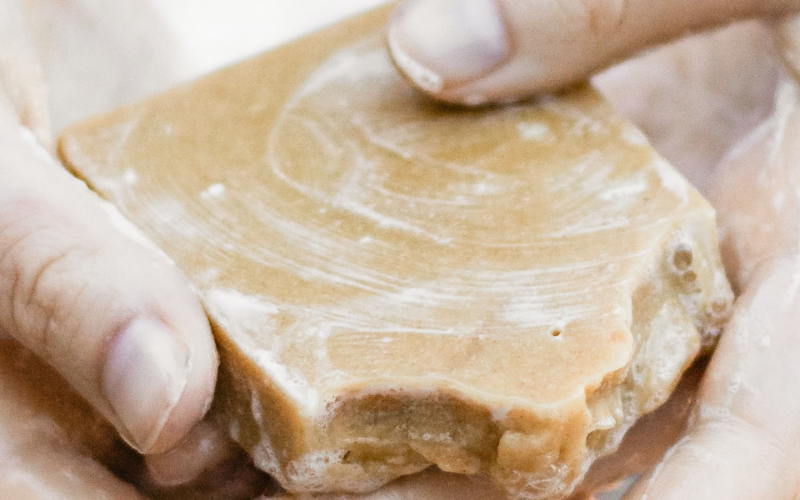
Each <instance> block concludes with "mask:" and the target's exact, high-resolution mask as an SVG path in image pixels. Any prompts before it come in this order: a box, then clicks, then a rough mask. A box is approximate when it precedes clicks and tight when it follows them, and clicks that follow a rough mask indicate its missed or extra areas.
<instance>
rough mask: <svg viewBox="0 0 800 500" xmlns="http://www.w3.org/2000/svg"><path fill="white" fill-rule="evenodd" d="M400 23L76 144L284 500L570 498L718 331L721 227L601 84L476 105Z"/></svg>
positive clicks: (72, 136)
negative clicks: (214, 348) (399, 491)
mask: <svg viewBox="0 0 800 500" xmlns="http://www.w3.org/2000/svg"><path fill="white" fill-rule="evenodd" d="M386 14H387V11H386V9H382V10H378V11H375V12H373V13H370V14H367V15H364V16H362V17H359V18H356V19H354V20H350V21H347V22H344V23H341V24H339V25H337V26H334V27H332V28H328V29H326V30H324V31H321V32H319V33H316V34H314V35H311V36H309V37H307V38H305V39H302V40H299V41H297V42H294V43H291V44H289V45H286V46H284V47H282V48H279V49H277V50H275V51H272V52H270V53H267V54H264V55H262V56H259V57H256V58H254V59H251V60H248V61H245V62H242V63H240V64H238V65H235V66H233V67H230V68H228V69H225V70H222V71H219V72H217V73H215V74H212V75H210V76H208V77H206V78H203V79H201V80H199V81H197V82H195V83H192V84H189V85H186V86H183V87H179V88H176V89H174V90H172V91H170V92H167V93H165V94H163V95H160V96H157V97H154V98H152V99H150V100H147V101H145V102H142V103H139V104H137V105H134V106H130V107H126V108H122V109H119V110H117V111H114V112H112V113H110V114H108V115H105V116H101V117H98V118H95V119H92V120H89V121H87V122H85V123H82V124H79V125H77V126H74V127H72V128H70V129H68V130H67V131H66V132H65V134H64V135H63V137H62V139H61V144H60V148H61V154H62V157H63V159H64V160H65V162H66V163H67V164H68V165H69V167H70V168H71V169H73V170H74V172H75V173H77V174H78V175H79V176H81V177H83V178H84V179H86V180H87V182H88V183H89V184H90V185H91V187H92V188H94V189H95V190H97V191H98V192H99V193H100V194H101V195H102V196H104V197H106V198H107V199H109V200H111V201H112V202H113V203H114V204H116V205H117V206H118V207H119V208H120V210H121V211H122V212H123V213H124V214H125V215H126V216H127V217H128V218H130V219H131V220H132V221H134V222H135V224H136V225H137V226H138V227H139V228H141V230H142V231H143V232H144V233H145V234H146V235H147V236H148V237H149V238H150V239H152V241H153V242H155V243H156V244H157V245H158V246H159V247H161V248H162V249H163V250H164V251H165V252H166V253H167V254H168V255H169V256H171V257H172V258H173V259H174V261H175V262H176V264H177V265H178V266H179V267H180V268H181V269H182V270H183V271H184V272H185V273H186V275H187V276H188V278H189V280H190V281H191V283H192V284H193V285H194V287H196V289H197V291H198V293H199V294H200V295H201V297H202V300H203V301H204V303H205V306H206V308H207V310H208V313H209V316H210V318H211V320H212V322H213V324H214V327H215V333H216V336H217V342H218V345H219V349H220V352H221V356H222V366H221V372H220V384H219V390H218V395H217V399H216V402H215V408H214V411H215V412H216V413H217V416H218V417H219V418H221V419H222V420H223V421H224V422H225V423H226V425H228V427H229V429H230V432H231V435H232V436H233V437H234V438H235V439H236V440H237V441H239V442H240V443H241V444H242V445H243V446H244V448H245V449H247V450H248V451H249V452H250V453H251V454H252V455H253V457H254V458H255V461H256V464H257V465H258V466H259V467H261V468H263V469H264V470H266V471H268V472H269V473H271V474H273V475H274V476H275V477H276V478H277V479H278V480H279V481H280V482H281V484H282V485H283V486H284V487H286V488H287V489H288V490H290V491H293V492H325V491H368V490H371V489H374V488H377V487H378V486H380V485H381V484H383V483H385V482H387V481H389V480H391V479H393V478H395V477H398V476H401V475H405V474H410V473H413V472H416V471H419V470H422V469H424V468H426V467H428V466H430V465H431V464H435V465H437V466H439V467H440V468H441V469H443V470H445V471H449V472H458V473H463V474H478V473H486V474H488V475H490V476H491V478H492V479H493V481H494V482H495V483H496V484H497V485H498V486H499V487H500V488H502V489H504V490H505V491H507V492H509V493H510V494H511V495H512V496H513V497H516V498H526V499H535V498H560V497H563V496H565V495H566V494H567V493H568V492H569V491H570V490H571V489H572V488H573V487H574V485H575V484H576V482H577V481H578V480H579V479H580V477H581V476H582V474H583V473H584V472H585V470H586V469H587V467H588V465H589V464H590V463H591V462H592V460H593V459H594V458H595V457H597V456H600V455H603V454H606V453H608V452H609V451H611V450H613V449H614V448H615V447H616V446H617V444H618V442H619V441H620V439H621V437H622V435H623V433H624V431H625V430H626V429H627V428H628V427H629V426H630V425H631V424H632V423H633V421H635V420H636V419H637V418H638V417H639V416H640V415H642V414H643V413H645V412H648V411H651V410H653V409H655V408H656V407H658V406H659V405H660V404H661V403H662V402H663V401H664V400H665V399H666V398H667V397H668V395H669V393H670V392H671V390H672V389H673V388H674V386H675V384H676V383H677V381H678V378H679V377H680V375H681V373H682V372H683V371H684V369H685V368H687V366H688V365H689V364H690V363H691V362H692V360H694V359H695V357H696V356H697V354H698V353H699V352H700V351H701V349H702V348H703V346H704V345H708V344H710V343H711V342H712V341H713V337H714V336H715V335H716V334H717V333H718V332H719V328H720V327H721V325H722V323H723V322H724V320H725V318H726V317H727V315H728V312H729V307H730V302H731V300H732V295H731V292H730V289H729V287H728V284H727V282H726V280H725V276H724V273H723V270H722V268H721V266H720V263H719V257H718V252H717V240H716V236H715V227H714V212H713V210H712V209H711V207H710V206H709V205H708V204H707V203H706V202H705V201H704V200H703V199H702V197H701V196H700V195H699V194H698V193H697V192H696V191H695V190H694V189H692V188H691V187H690V186H689V185H688V184H687V182H686V181H685V180H684V179H683V178H682V177H681V176H680V175H679V174H678V173H676V172H675V170H673V168H672V167H671V166H670V165H668V164H667V163H666V162H665V161H664V160H663V159H661V158H660V157H659V156H658V155H657V154H656V153H655V152H654V151H653V150H652V148H651V147H650V146H649V145H648V144H647V141H646V140H645V139H644V137H643V136H642V134H641V133H640V132H639V131H638V130H637V129H635V128H634V127H633V126H632V125H630V124H629V123H627V122H626V121H625V120H623V119H622V118H620V117H619V116H618V115H617V114H616V113H615V112H614V110H613V109H612V108H611V107H610V106H609V105H608V104H606V103H605V102H604V101H603V99H602V98H600V97H599V96H598V94H596V93H595V92H594V91H593V90H591V89H589V88H582V89H577V90H574V91H572V92H571V93H568V94H564V95H558V96H549V97H543V98H540V99H538V100H536V101H532V102H529V103H525V104H520V105H514V106H504V107H498V108H487V109H481V110H463V109H455V108H449V107H444V106H441V105H437V104H435V103H432V102H431V101H429V100H428V99H426V98H425V97H424V96H422V95H421V94H419V93H418V92H416V91H415V90H413V89H412V88H411V87H410V86H409V85H408V84H407V83H406V82H405V81H404V80H403V79H402V78H401V77H400V76H398V74H397V73H396V72H395V70H394V68H393V66H392V64H391V62H390V60H389V58H388V57H387V55H386V52H385V50H384V48H383V43H382V35H381V31H382V26H383V24H384V22H385V18H386Z"/></svg>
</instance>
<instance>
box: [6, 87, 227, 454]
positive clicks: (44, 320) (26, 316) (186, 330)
mask: <svg viewBox="0 0 800 500" xmlns="http://www.w3.org/2000/svg"><path fill="white" fill-rule="evenodd" d="M37 147H38V146H37V145H36V143H35V141H34V140H33V139H32V138H31V136H30V134H27V135H26V131H25V129H22V128H21V127H19V125H18V124H17V123H16V122H15V121H14V120H13V119H12V118H11V112H10V110H9V108H8V106H6V107H5V108H4V107H3V105H2V102H0V329H3V330H6V331H7V332H8V333H10V334H11V335H12V336H14V337H16V338H17V339H18V340H19V341H20V342H21V343H23V344H24V345H25V346H27V347H28V348H29V349H31V350H32V351H34V352H35V353H36V354H37V355H38V356H40V357H41V358H42V359H44V360H46V361H47V362H49V363H50V364H51V365H52V366H54V367H55V368H56V369H57V370H58V371H59V372H60V373H61V374H62V375H63V376H64V377H65V378H66V379H67V381H68V382H70V384H71V385H72V386H73V387H74V388H75V389H77V390H78V392H80V394H81V395H82V396H84V397H85V398H86V399H87V400H88V401H89V402H90V403H91V404H92V405H94V406H95V407H96V408H97V409H98V410H99V411H100V412H101V413H102V414H103V415H104V416H105V417H106V418H108V419H109V420H110V421H111V422H112V423H113V424H114V425H115V426H116V427H117V429H118V430H119V431H120V433H121V435H122V436H123V437H124V438H125V439H126V440H127V441H128V442H129V443H130V444H131V445H133V446H134V447H136V448H137V449H138V450H140V451H141V452H157V451H164V450H166V449H167V448H169V447H171V446H172V445H174V444H175V443H176V442H177V441H178V440H179V439H181V438H182V437H183V436H184V435H185V434H186V433H187V432H188V430H189V429H190V428H191V427H192V426H193V425H194V424H195V423H196V422H198V421H199V420H200V418H201V417H202V415H203V414H204V413H205V411H206V409H207V408H208V405H209V402H210V400H211V396H212V394H213V388H214V382H215V376H216V365H217V357H216V351H215V348H214V344H213V340H212V338H211V333H210V329H209V326H208V323H207V321H206V318H205V315H204V314H203V310H202V308H201V307H200V305H199V303H198V301H197V300H196V298H195V297H194V296H193V295H192V293H191V292H190V290H189V289H188V287H187V286H186V285H185V284H184V283H183V281H182V280H181V277H180V276H179V274H178V272H177V271H176V270H175V269H174V267H173V266H172V265H171V263H170V262H169V261H168V259H167V258H166V257H165V256H163V255H161V254H159V253H158V252H156V251H154V250H153V249H151V248H147V247H145V246H144V245H143V244H140V243H137V242H136V241H134V239H132V238H131V237H129V236H126V235H125V234H124V233H123V231H120V227H122V228H123V229H124V230H127V231H128V234H134V235H135V234H136V233H135V230H130V229H126V228H128V227H132V226H126V225H125V222H124V219H123V218H122V217H121V216H119V215H118V214H116V215H115V214H114V212H111V211H109V210H104V206H103V205H102V204H101V203H100V202H99V200H98V199H97V198H96V197H95V196H94V195H93V194H92V193H90V192H89V191H88V189H86V187H85V186H84V185H83V184H82V183H80V182H78V181H77V180H75V179H74V178H72V177H70V176H69V175H68V174H67V173H66V172H65V171H64V170H63V169H62V168H61V167H60V166H59V165H57V164H56V163H55V162H54V161H53V160H51V159H50V158H49V157H48V156H47V154H46V153H44V151H43V150H41V149H37Z"/></svg>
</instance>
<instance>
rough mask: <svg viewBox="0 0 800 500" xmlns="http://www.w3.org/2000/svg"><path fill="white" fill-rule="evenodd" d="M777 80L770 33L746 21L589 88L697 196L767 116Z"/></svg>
mask: <svg viewBox="0 0 800 500" xmlns="http://www.w3.org/2000/svg"><path fill="white" fill-rule="evenodd" d="M742 75H747V76H746V77H743V76H742ZM783 75H784V73H783V69H782V64H781V60H780V56H779V54H778V51H776V50H775V44H774V40H773V33H772V30H771V29H769V27H768V26H767V23H764V22H761V21H749V22H741V23H736V24H734V25H731V26H729V27H727V28H724V29H720V30H715V31H713V32H710V33H702V34H697V35H693V36H689V37H686V38H683V39H681V40H676V41H675V42H673V43H670V44H668V45H665V46H663V47H659V48H657V49H654V50H651V51H648V52H646V53H645V54H642V55H640V56H638V57H635V58H633V59H631V60H628V61H625V62H624V63H622V64H619V65H616V66H614V67H613V68H611V69H609V70H607V71H604V72H602V73H600V74H598V75H597V76H596V77H594V78H593V79H592V83H593V84H594V85H595V86H596V87H597V88H598V89H599V90H600V92H601V93H602V94H603V95H604V96H605V97H606V99H608V100H609V101H610V102H611V104H613V105H614V107H615V108H616V109H617V110H618V111H620V112H621V113H622V114H624V115H625V116H626V117H627V118H628V119H630V120H631V121H633V122H634V123H635V124H636V125H637V126H638V127H639V128H640V129H641V130H642V132H644V133H645V135H646V136H647V138H648V139H649V140H650V143H651V144H652V145H653V147H655V149H656V150H658V152H659V153H661V154H662V155H664V156H665V157H666V158H667V160H669V161H670V163H672V164H673V165H674V166H675V167H677V168H678V169H679V170H680V171H681V172H682V173H683V175H685V176H686V177H687V178H688V179H689V180H690V181H691V183H692V185H694V186H695V187H696V188H698V190H700V192H701V193H704V194H705V193H706V191H707V188H708V187H709V180H710V177H711V174H712V172H713V171H714V168H715V167H716V166H717V165H719V162H720V161H721V160H722V159H723V157H724V156H725V154H726V153H727V152H728V150H730V148H731V147H732V146H733V145H734V144H735V143H736V142H738V141H739V140H741V138H742V137H744V136H745V135H747V134H748V133H749V132H750V131H752V130H753V129H754V128H755V127H756V126H758V125H760V124H761V123H763V122H764V121H765V120H766V119H767V118H769V116H770V115H771V113H772V105H773V101H774V98H775V90H776V87H777V84H778V82H779V80H780V78H781V77H782V76H783ZM710 123H713V124H714V125H713V126H709V124H710Z"/></svg>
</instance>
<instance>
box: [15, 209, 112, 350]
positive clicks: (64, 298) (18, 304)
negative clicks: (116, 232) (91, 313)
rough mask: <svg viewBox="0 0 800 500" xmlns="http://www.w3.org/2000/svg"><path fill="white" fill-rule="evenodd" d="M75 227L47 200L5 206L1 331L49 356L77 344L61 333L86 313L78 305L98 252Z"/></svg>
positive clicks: (72, 327)
mask: <svg viewBox="0 0 800 500" xmlns="http://www.w3.org/2000/svg"><path fill="white" fill-rule="evenodd" d="M72 226H73V224H72V223H71V221H70V220H69V219H68V218H67V217H65V216H63V215H61V214H60V213H59V211H58V209H57V207H53V206H49V204H48V203H47V202H44V201H41V200H37V199H35V198H31V197H24V196H22V197H18V198H16V199H11V200H8V199H7V200H4V201H3V202H0V328H2V329H4V330H6V331H8V332H10V333H11V334H12V335H14V336H15V337H17V338H18V339H20V340H22V341H23V343H25V344H27V345H28V346H29V347H31V348H33V349H34V350H36V351H38V352H39V354H40V355H43V356H45V357H47V358H51V356H53V355H54V353H55V351H59V350H63V349H64V348H66V347H70V346H69V345H65V343H66V344H69V343H71V342H74V341H76V339H73V338H70V337H69V336H62V335H59V332H60V331H62V330H66V331H75V330H76V328H75V327H76V323H80V322H82V321H83V319H82V318H81V316H82V314H83V313H85V312H86V311H85V309H84V308H83V307H76V306H77V305H78V304H82V303H84V302H86V301H87V298H86V294H87V288H86V287H87V286H88V283H89V282H90V281H91V280H92V276H93V274H94V271H93V270H92V267H91V263H92V262H94V261H95V260H96V257H97V255H98V253H99V250H98V249H95V248H93V247H92V246H91V245H90V244H89V243H88V242H86V241H80V240H79V239H76V238H75V237H74V236H73V234H72V232H71V231H70V228H71V227H72ZM78 234H80V233H78ZM89 300H90V299H89ZM82 305H83V304H82Z"/></svg>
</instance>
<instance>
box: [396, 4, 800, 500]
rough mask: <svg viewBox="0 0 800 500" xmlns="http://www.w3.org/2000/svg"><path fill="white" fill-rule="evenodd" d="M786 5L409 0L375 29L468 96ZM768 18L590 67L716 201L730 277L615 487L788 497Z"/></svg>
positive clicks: (797, 395)
mask: <svg viewBox="0 0 800 500" xmlns="http://www.w3.org/2000/svg"><path fill="white" fill-rule="evenodd" d="M798 8H800V2H796V1H782V0H779V1H774V0H773V1H761V2H753V1H739V2H735V1H728V2H720V1H716V0H698V1H695V2H684V1H676V0H672V1H645V0H630V1H619V2H617V1H607V2H600V1H585V0H581V1H578V0H576V1H567V0H560V1H556V0H553V1H548V0H537V1H514V0H497V1H491V0H469V1H465V0H461V1H459V0H412V1H409V2H407V3H406V4H403V6H401V8H400V10H399V11H398V13H397V14H396V15H395V18H394V19H393V20H392V23H391V25H390V27H389V33H390V34H389V39H390V46H391V49H392V52H393V56H394V58H395V60H396V62H397V63H398V65H399V66H400V67H401V68H402V69H404V70H405V71H406V73H407V76H409V78H410V79H411V80H412V81H415V82H416V83H418V84H419V85H420V87H421V88H422V89H423V90H425V91H427V92H428V93H430V94H431V95H433V96H434V97H437V98H439V99H443V100H447V101H453V102H461V103H466V104H475V103H482V102H490V101H505V100H513V99H519V98H523V97H526V96H529V95H532V94H534V93H536V92H541V91H551V90H554V89H558V88H560V87H563V86H564V85H567V84H570V83H572V82H573V81H576V80H579V79H581V78H585V77H586V76H587V75H589V74H590V73H591V72H593V71H595V70H597V69H599V68H602V67H605V66H607V65H608V64H610V63H612V62H614V61H616V60H618V59H620V58H622V57H625V56H629V55H630V54H632V53H634V52H635V51H638V50H640V49H642V48H643V47H645V46H647V45H649V44H653V43H656V42H661V41H664V40H666V39H668V38H671V37H675V36H676V35H680V34H682V33H684V32H686V31H687V30H693V29H699V28H704V27H711V26H713V25H718V24H720V23H724V22H727V21H730V20H734V19H737V18H742V17H747V16H767V15H776V14H781V13H785V12H788V11H791V10H793V9H798ZM769 31H770V30H769V29H768V28H765V27H763V26H761V25H758V24H755V23H751V24H749V25H742V26H737V27H734V28H731V29H728V30H727V31H725V32H723V33H719V34H715V35H711V36H703V37H695V38H693V39H690V40H685V41H682V42H680V43H678V44H676V45H674V46H672V47H669V48H666V49H662V50H660V51H658V52H656V53H652V54H649V55H646V56H644V57H642V58H640V59H637V60H634V61H631V62H629V63H626V64H624V65H622V66H621V67H618V68H615V69H613V70H611V72H609V73H607V74H604V75H601V76H600V77H599V78H598V79H597V80H596V83H597V84H598V85H599V86H600V89H601V91H603V92H605V93H606V95H607V96H608V97H609V98H610V99H611V100H612V102H614V103H615V104H617V105H618V106H619V107H620V109H622V110H623V111H624V112H627V113H628V115H629V116H630V117H631V118H632V119H633V120H634V121H636V122H637V123H639V124H640V126H642V127H643V129H644V130H645V131H646V132H647V133H648V134H649V135H650V137H651V140H652V141H653V143H654V145H655V146H656V147H657V149H660V150H661V151H662V152H663V153H664V154H666V155H667V156H668V158H669V159H670V160H672V161H673V163H675V164H677V165H678V166H679V167H682V168H683V169H684V171H685V172H686V173H687V175H688V176H689V177H690V178H691V179H692V180H693V181H695V183H696V184H697V185H698V187H699V188H700V189H701V190H702V191H703V192H704V193H705V194H707V195H708V196H709V198H710V199H711V201H712V203H713V204H714V205H715V207H716V208H717V209H718V214H719V223H720V229H721V234H722V243H723V254H724V259H725V262H726V266H727V269H728V272H729V275H730V276H731V278H732V281H733V282H734V284H735V286H736V287H737V289H738V291H739V292H740V293H741V296H740V297H739V299H738V301H737V304H736V307H735V314H734V317H733V320H732V321H731V323H730V325H729V326H728V328H727V329H726V332H725V333H724V335H723V336H722V339H721V341H720V345H719V347H718V349H717V351H716V353H715V354H714V356H713V358H712V361H711V364H710V366H709V369H708V372H707V374H706V376H705V377H704V379H703V380H702V382H701V384H700V389H699V393H698V395H697V400H696V401H695V403H694V406H693V410H692V414H691V416H690V418H689V421H688V427H687V430H686V433H685V435H684V437H683V438H682V439H680V441H679V442H678V443H677V444H676V445H675V446H673V447H672V448H671V449H670V450H669V452H668V453H667V454H666V455H665V457H664V458H663V460H662V462H661V463H660V464H659V465H658V466H656V467H654V468H652V469H651V470H650V472H649V473H648V474H646V475H645V477H644V478H642V479H641V480H640V481H639V483H638V484H637V485H636V486H634V488H633V489H632V490H631V491H630V492H629V494H628V496H627V497H626V498H627V499H639V498H642V499H644V498H647V499H648V500H655V499H667V498H682V499H686V500H701V499H703V500H705V499H712V498H713V499H717V498H726V499H730V500H745V499H748V500H749V499H753V500H754V499H762V498H770V499H778V500H796V499H797V498H798V497H800V387H799V386H798V381H800V364H798V363H797V359H798V357H800V331H798V326H797V325H798V320H799V319H800V295H798V289H799V288H800V287H799V286H798V285H797V283H798V281H800V146H798V144H800V143H798V142H797V141H796V139H795V138H796V137H800V90H798V86H797V84H796V83H795V82H794V80H793V78H791V77H789V76H787V75H786V74H785V73H782V69H781V63H780V58H781V56H783V58H784V59H786V60H788V61H789V62H790V70H792V71H791V73H792V75H793V76H796V75H798V74H800V72H798V71H797V70H796V69H795V67H794V66H793V65H792V64H793V63H796V62H797V60H798V59H797V55H798V54H800V52H797V51H796V49H797V48H798V47H800V43H798V40H800V29H797V27H796V26H793V25H792V24H791V23H789V24H787V25H785V26H783V27H782V31H781V34H780V35H781V36H780V37H779V38H778V40H779V43H778V44H777V47H776V44H775V43H774V42H773V39H772V38H771V34H770V33H769ZM776 89H778V90H777V92H776ZM775 95H777V96H778V97H777V99H774V98H773V97H774V96H775ZM773 106H774V112H773V111H771V108H772V107H773ZM756 126H758V127H756ZM753 128H756V129H755V131H754V132H752V134H749V135H748V134H747V132H748V131H750V130H751V129H753ZM744 135H747V136H746V137H745V139H742V136H744Z"/></svg>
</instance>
